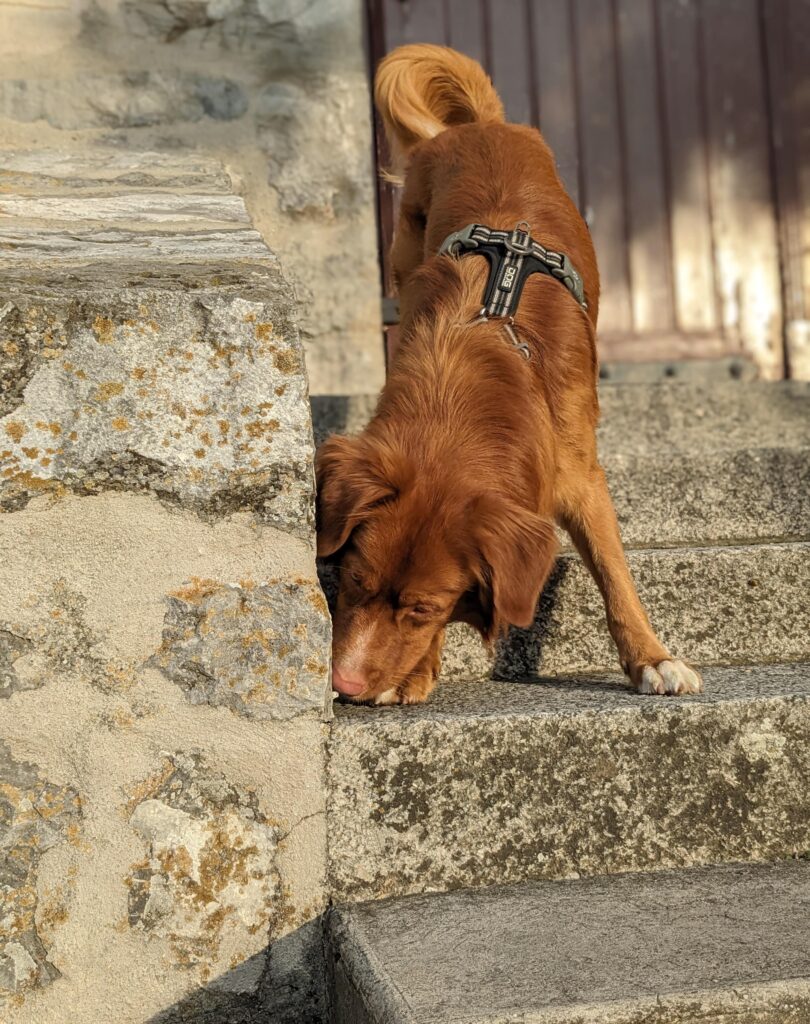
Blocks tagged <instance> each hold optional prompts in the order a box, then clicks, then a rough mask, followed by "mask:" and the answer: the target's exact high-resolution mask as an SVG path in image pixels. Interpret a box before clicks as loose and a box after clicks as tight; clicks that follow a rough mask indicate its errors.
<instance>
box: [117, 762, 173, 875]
mask: <svg viewBox="0 0 810 1024" xmlns="http://www.w3.org/2000/svg"><path fill="white" fill-rule="evenodd" d="M173 771H174V765H173V764H172V763H171V761H170V760H169V759H168V758H167V757H164V758H163V762H162V764H161V766H160V768H158V770H157V771H156V772H155V773H154V774H153V775H149V776H147V777H146V778H145V779H143V780H142V781H141V782H137V783H136V784H135V785H134V786H131V787H130V788H129V789H126V790H124V794H125V796H126V802H125V804H124V806H123V808H122V812H123V814H124V817H126V818H129V817H131V815H132V812H133V811H134V810H135V808H136V807H137V806H138V804H139V803H141V802H142V801H144V800H149V799H150V798H151V797H153V796H154V795H155V793H157V791H158V790H159V789H160V787H161V786H162V785H163V783H164V782H165V781H166V779H168V778H169V776H170V775H171V774H172V772H173ZM148 866H149V862H148V861H146V862H144V863H141V864H133V869H135V870H138V869H141V868H146V867H148Z"/></svg>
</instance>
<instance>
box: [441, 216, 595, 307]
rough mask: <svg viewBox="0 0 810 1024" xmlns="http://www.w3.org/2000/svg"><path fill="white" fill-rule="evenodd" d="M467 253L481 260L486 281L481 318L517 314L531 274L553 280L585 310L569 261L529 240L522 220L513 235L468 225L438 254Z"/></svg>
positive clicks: (580, 286) (578, 281)
mask: <svg viewBox="0 0 810 1024" xmlns="http://www.w3.org/2000/svg"><path fill="white" fill-rule="evenodd" d="M468 252H472V253H474V254H476V255H480V256H485V257H486V258H487V261H488V262H489V278H488V280H487V287H486V291H485V292H484V303H483V308H482V310H481V315H482V316H484V317H487V318H488V317H507V318H512V317H514V315H515V311H516V310H517V307H518V303H519V302H520V296H521V293H522V291H523V286H524V285H525V283H526V280H527V278H529V277H530V276H531V275H532V274H548V276H549V277H554V278H556V279H557V280H558V281H560V282H561V283H562V284H564V285H565V287H566V288H567V289H568V291H569V292H571V294H572V295H573V296H574V298H575V299H576V300H577V302H578V303H579V304H580V306H582V308H583V309H585V310H587V308H588V304H587V302H586V301H585V287H584V285H583V282H582V277H581V276H580V274H579V272H578V271H577V269H576V268H575V267H574V265H573V263H572V262H571V260H570V259H569V258H568V257H567V256H566V255H565V254H564V253H560V252H554V251H553V250H552V249H546V248H545V247H544V246H542V245H540V243H539V242H535V241H534V239H533V238H532V237H531V228H530V227H529V225H528V224H527V223H526V221H525V220H522V221H520V222H519V223H518V224H517V226H516V227H515V229H514V231H501V230H498V229H495V228H488V227H486V226H485V225H483V224H468V225H467V226H466V227H465V228H462V229H461V231H454V232H453V233H452V234H451V235H448V236H447V238H445V240H444V241H443V242H442V244H441V247H440V248H439V253H442V254H445V255H449V256H463V255H465V254H466V253H468Z"/></svg>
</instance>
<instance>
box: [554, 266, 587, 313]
mask: <svg viewBox="0 0 810 1024" xmlns="http://www.w3.org/2000/svg"><path fill="white" fill-rule="evenodd" d="M549 255H551V254H550V253H549ZM556 255H558V256H559V257H560V266H559V267H556V266H553V265H552V266H550V268H549V269H550V270H551V274H552V277H556V278H557V280H558V281H562V283H563V284H564V285H565V287H566V288H567V289H568V290H569V291H570V292H571V294H572V295H573V296H574V298H575V299H576V300H577V302H578V303H579V304H580V305H581V306H582V307H583V308H585V309H587V305H586V303H585V296H584V293H583V288H582V278H581V277H580V276H579V273H578V271H577V270H576V268H575V267H574V265H573V263H572V262H571V260H570V259H569V258H568V256H566V255H565V253H558V254H556Z"/></svg>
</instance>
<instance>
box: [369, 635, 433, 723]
mask: <svg viewBox="0 0 810 1024" xmlns="http://www.w3.org/2000/svg"><path fill="white" fill-rule="evenodd" d="M443 647H444V630H443V629H441V630H439V632H438V633H437V634H436V636H435V637H434V638H433V640H432V641H431V644H430V647H429V648H428V651H427V654H425V655H424V657H423V658H422V659H421V660H420V661H419V662H418V663H417V665H416V668H414V670H413V671H412V672H411V673H410V674H409V675H407V676H406V677H405V678H404V679H403V680H402V682H401V683H400V684H399V686H397V687H392V688H391V689H390V690H386V691H385V693H383V694H381V695H380V696H379V697H378V698H377V699H376V700H375V701H374V703H375V704H421V703H422V701H424V700H425V699H426V698H427V696H428V694H429V693H430V692H431V690H432V689H433V688H434V687H435V685H436V680H437V679H438V677H439V669H440V668H441V664H442V648H443Z"/></svg>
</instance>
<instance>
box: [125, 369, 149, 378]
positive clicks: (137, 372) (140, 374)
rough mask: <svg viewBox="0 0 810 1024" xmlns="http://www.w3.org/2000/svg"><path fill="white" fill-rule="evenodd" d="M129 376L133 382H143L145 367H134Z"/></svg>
mask: <svg viewBox="0 0 810 1024" xmlns="http://www.w3.org/2000/svg"><path fill="white" fill-rule="evenodd" d="M129 375H130V377H133V378H134V379H135V380H143V379H144V377H145V376H146V367H145V366H134V367H133V368H132V369H131V370H130V371H129Z"/></svg>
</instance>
